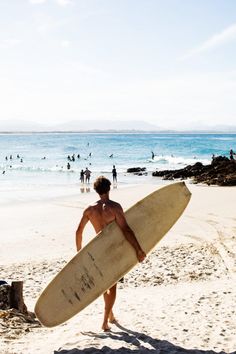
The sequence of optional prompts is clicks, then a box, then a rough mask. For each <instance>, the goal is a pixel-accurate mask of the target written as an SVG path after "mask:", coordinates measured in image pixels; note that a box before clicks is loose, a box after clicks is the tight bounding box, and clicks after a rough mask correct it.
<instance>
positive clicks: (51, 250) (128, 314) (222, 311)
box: [0, 182, 236, 354]
mask: <svg viewBox="0 0 236 354" xmlns="http://www.w3.org/2000/svg"><path fill="white" fill-rule="evenodd" d="M187 184H188V187H189V189H190V190H191V192H192V199H191V202H190V204H189V206H188V207H187V209H186V211H185V212H184V214H183V216H182V217H181V218H180V219H179V221H178V222H177V223H176V224H175V225H174V227H173V228H172V229H171V230H170V231H169V232H168V234H167V235H166V236H165V237H164V239H163V240H162V241H161V242H160V243H159V245H158V246H157V247H156V248H155V249H154V251H153V252H152V253H151V254H149V256H148V257H147V259H146V260H145V261H144V262H143V263H142V264H139V265H138V266H136V267H135V268H134V269H133V270H132V271H131V272H130V273H129V274H127V275H126V277H125V280H124V283H119V284H118V293H117V301H116V304H115V307H114V312H115V315H116V317H117V319H118V323H117V324H112V325H111V331H110V332H108V333H104V332H102V330H101V322H102V317H103V300H102V298H99V299H97V300H96V301H95V302H93V303H92V304H91V305H90V306H88V307H87V308H86V309H85V310H83V311H82V312H81V313H80V314H78V315H77V316H75V317H74V318H72V319H71V320H69V321H67V322H66V323H64V324H62V325H60V326H58V327H55V328H50V329H48V328H44V327H42V326H41V325H40V324H39V323H38V322H37V320H31V321H30V322H27V320H26V319H25V318H23V317H19V316H18V315H17V313H15V312H14V311H8V312H6V311H4V312H3V311H2V312H1V311H0V334H1V337H0V353H1V354H21V353H22V354H28V353H30V354H34V353H40V354H41V353H42V354H49V353H54V354H59V353H60V354H80V353H86V354H90V353H91V354H94V353H107V354H113V353H129V354H130V353H131V354H136V353H144V354H150V353H151V354H153V353H162V354H167V353H170V354H174V353H191V354H192V353H195V354H200V353H236V313H235V312H236V289H235V286H234V284H235V278H236V242H235V239H236V215H235V202H236V188H234V187H232V188H229V187H206V186H199V185H193V184H190V183H189V182H188V183H187ZM156 188H157V186H156V185H151V184H149V185H148V184H145V185H138V186H129V187H126V188H121V187H119V185H118V188H117V189H113V190H112V191H111V198H112V199H114V200H117V201H118V202H120V203H121V204H122V205H123V207H124V209H126V208H128V207H129V206H131V205H132V204H133V203H135V202H136V201H137V200H139V199H140V198H142V197H144V196H145V195H146V194H148V193H149V192H151V191H153V190H155V189H156ZM95 199H96V195H95V194H94V193H93V192H92V191H90V192H89V191H88V192H87V193H86V192H85V193H82V194H81V193H80V191H76V189H75V193H74V194H73V193H71V191H70V193H68V195H67V196H66V193H63V197H57V198H53V199H49V200H34V201H30V202H29V201H27V200H16V201H15V202H14V203H11V204H8V205H6V204H5V205H2V206H0V214H1V236H0V240H1V250H2V251H1V261H0V264H1V276H0V278H1V279H4V280H7V281H8V282H9V283H10V282H11V281H12V280H24V299H25V303H26V305H27V307H28V310H29V311H33V308H34V304H35V301H36V299H37V297H38V295H39V294H40V292H41V291H42V289H43V288H44V287H45V285H46V284H47V283H48V282H49V281H50V280H51V279H52V277H53V276H54V275H55V274H56V273H57V272H58V271H59V270H60V269H61V268H62V267H63V265H64V264H65V263H66V262H67V261H68V260H69V259H70V258H71V257H72V256H73V255H74V254H75V230H76V228H77V224H78V221H79V219H80V216H81V215H82V211H83V209H84V207H85V206H86V205H88V204H89V203H91V202H92V201H94V200H95ZM93 236H94V231H93V229H92V227H91V226H89V225H88V226H87V227H86V229H85V236H84V244H85V243H87V242H88V241H89V240H90V239H91V238H92V237H93ZM28 321H29V319H28Z"/></svg>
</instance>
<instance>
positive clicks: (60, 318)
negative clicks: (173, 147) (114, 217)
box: [35, 182, 191, 327]
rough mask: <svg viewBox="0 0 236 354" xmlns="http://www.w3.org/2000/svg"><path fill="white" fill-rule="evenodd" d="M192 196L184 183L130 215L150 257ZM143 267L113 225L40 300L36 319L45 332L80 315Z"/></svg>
mask: <svg viewBox="0 0 236 354" xmlns="http://www.w3.org/2000/svg"><path fill="white" fill-rule="evenodd" d="M190 197H191V193H190V192H189V190H188V188H187V187H186V185H185V183H184V182H178V183H173V184H170V185H168V186H165V187H163V188H160V189H157V190H156V191H154V192H153V193H151V194H149V195H148V196H146V197H145V198H143V199H142V200H140V201H138V202H137V203H136V204H135V205H133V206H132V207H131V208H129V209H128V210H127V211H126V212H125V216H126V219H127V222H128V224H129V226H130V227H131V228H132V229H133V231H134V232H135V235H136V237H137V239H138V241H139V243H140V245H141V247H142V249H143V250H144V252H145V253H146V254H148V253H149V252H150V251H151V250H152V249H153V248H154V247H155V246H156V244H157V243H158V242H159V241H160V240H161V239H162V237H163V236H164V235H165V234H166V233H167V232H168V231H169V230H170V228H171V227H172V226H173V225H174V224H175V222H176V221H177V220H178V219H179V217H180V216H181V214H182V213H183V211H184V209H185V208H186V206H187V205H188V202H189V200H190ZM137 263H138V260H137V257H136V253H135V251H134V249H133V247H132V246H131V245H130V244H129V242H128V241H127V240H126V239H125V237H124V235H123V233H122V231H121V230H120V228H119V227H118V225H117V224H116V222H115V221H114V222H112V223H111V224H109V225H107V226H106V227H105V228H104V229H103V230H102V231H101V232H100V233H98V234H97V236H96V237H94V238H93V239H92V241H90V242H89V243H88V244H87V245H86V246H85V247H84V248H82V249H81V250H80V251H79V252H78V253H77V254H76V255H75V257H73V258H72V259H71V260H70V261H69V262H68V263H67V264H66V265H65V267H64V268H63V269H62V270H61V271H60V272H59V273H58V274H57V275H56V276H55V278H54V279H53V280H52V281H51V282H50V283H49V285H48V286H47V287H46V288H45V290H44V291H43V292H42V294H41V295H40V297H39V299H38V301H37V303H36V305H35V314H36V316H37V318H38V319H39V321H40V322H41V323H42V324H43V325H44V326H46V327H54V326H57V325H59V324H61V323H63V322H65V321H67V320H69V319H70V318H71V317H73V316H74V315H76V314H77V313H79V312H80V311H81V310H83V309H84V308H85V307H86V306H88V305H89V304H90V303H91V302H93V301H94V300H95V299H96V298H98V297H99V296H100V295H102V294H103V293H104V292H105V291H106V290H107V289H109V288H110V287H111V286H112V285H114V284H115V283H116V282H117V281H118V280H119V279H120V278H122V277H123V276H124V275H125V274H126V273H127V272H128V271H129V270H131V269H132V268H133V267H134V266H135V265H136V264H137Z"/></svg>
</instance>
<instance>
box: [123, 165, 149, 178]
mask: <svg viewBox="0 0 236 354" xmlns="http://www.w3.org/2000/svg"><path fill="white" fill-rule="evenodd" d="M127 172H128V173H134V174H135V175H137V176H143V175H147V172H146V167H130V168H128V169H127Z"/></svg>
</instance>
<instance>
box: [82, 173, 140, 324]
mask: <svg viewBox="0 0 236 354" xmlns="http://www.w3.org/2000/svg"><path fill="white" fill-rule="evenodd" d="M110 186H111V182H110V180H109V179H107V178H106V177H104V176H100V177H98V178H97V179H96V181H95V182H94V189H95V191H96V192H97V193H98V195H99V197H100V199H99V200H98V201H97V202H95V203H94V204H93V205H90V206H89V207H87V208H86V209H85V210H84V213H83V216H82V218H81V220H80V223H79V226H78V228H77V231H76V247H77V251H79V250H80V249H81V247H82V234H83V230H84V228H85V225H86V224H87V222H88V221H90V222H91V224H92V225H93V227H94V229H95V232H96V233H99V232H100V231H102V230H103V229H104V227H105V226H106V225H108V224H110V223H111V222H113V221H116V223H117V225H118V226H119V227H120V229H121V231H122V233H123V235H124V237H125V238H126V240H127V241H128V242H129V243H130V244H131V245H132V246H133V248H134V251H135V252H136V256H137V259H138V261H139V262H142V261H143V260H144V259H145V257H146V254H145V252H144V251H143V250H142V248H141V247H140V245H139V243H138V241H137V239H136V236H135V234H134V232H133V230H132V229H131V228H130V227H129V225H128V223H127V221H126V218H125V215H124V212H123V209H122V207H121V205H120V204H119V203H117V202H115V201H113V200H110V198H109V192H110ZM108 266H109V265H108ZM103 297H104V302H105V310H104V318H103V323H102V329H103V330H104V331H109V329H110V327H109V325H108V321H109V322H111V323H112V322H115V321H116V319H115V316H114V314H113V310H112V309H113V306H114V303H115V300H116V284H115V285H113V286H112V287H111V288H110V289H109V290H107V291H106V292H105V293H104V294H103Z"/></svg>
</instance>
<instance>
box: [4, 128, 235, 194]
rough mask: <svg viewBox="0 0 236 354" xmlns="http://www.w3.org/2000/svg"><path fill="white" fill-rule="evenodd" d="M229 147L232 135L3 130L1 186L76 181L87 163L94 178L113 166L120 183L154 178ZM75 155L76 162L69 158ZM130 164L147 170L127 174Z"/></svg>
mask: <svg viewBox="0 0 236 354" xmlns="http://www.w3.org/2000/svg"><path fill="white" fill-rule="evenodd" d="M231 148H232V149H234V150H236V134H141V133H140V134H113V133H112V134H108V133H96V134H95V133H94V134H93V133H89V134H88V133H70V134H69V133H47V134H39V133H38V134H36V133H34V134H1V135H0V184H1V190H4V188H5V189H10V188H17V187H19V188H20V187H22V186H23V187H25V188H26V187H29V186H31V187H32V188H33V187H35V186H42V185H47V186H58V187H60V186H63V185H67V186H68V185H75V184H77V183H79V172H80V170H81V169H85V168H86V167H88V168H89V169H90V170H91V171H92V178H91V182H93V180H94V179H95V178H96V177H97V176H98V175H100V174H105V175H106V176H108V177H111V170H112V166H113V165H116V168H117V172H118V182H119V183H123V184H126V183H140V182H141V183H144V182H146V181H150V180H152V181H155V182H157V178H154V177H152V176H151V172H152V171H155V170H156V169H158V170H163V169H176V168H182V167H184V166H186V165H188V164H193V163H195V162H196V161H201V162H203V163H204V164H207V163H210V161H211V157H212V154H215V155H225V156H229V150H230V149H231ZM152 151H153V152H154V153H155V157H154V159H152V155H151V152H152ZM73 154H74V155H75V161H74V162H73V161H68V158H67V157H68V155H69V156H72V155H73ZM78 154H80V158H78V157H77V155H78ZM10 155H12V156H11V157H12V158H11V159H10ZM17 155H19V158H17ZM89 155H90V156H89ZM111 155H113V157H110V156H111ZM6 157H7V159H6ZM21 159H22V160H21ZM68 162H69V163H70V170H68V169H67V163H68ZM129 167H146V169H147V171H148V174H147V176H140V177H137V176H133V175H131V176H130V175H127V173H126V170H127V168H129Z"/></svg>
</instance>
